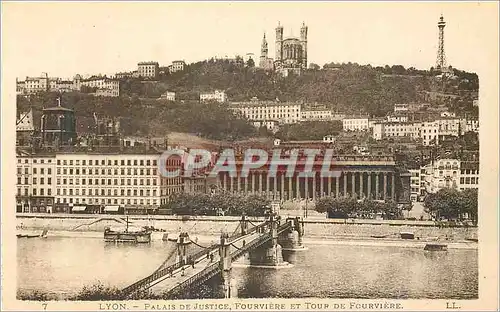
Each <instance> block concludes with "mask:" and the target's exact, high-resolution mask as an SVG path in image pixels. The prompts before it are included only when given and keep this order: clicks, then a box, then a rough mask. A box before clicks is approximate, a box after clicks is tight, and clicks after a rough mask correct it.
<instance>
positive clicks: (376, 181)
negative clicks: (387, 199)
mask: <svg viewBox="0 0 500 312" xmlns="http://www.w3.org/2000/svg"><path fill="white" fill-rule="evenodd" d="M379 174H380V172H375V199H378V195H379V188H378V186H379Z"/></svg>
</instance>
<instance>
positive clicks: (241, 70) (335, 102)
mask: <svg viewBox="0 0 500 312" xmlns="http://www.w3.org/2000/svg"><path fill="white" fill-rule="evenodd" d="M331 65H332V64H325V68H330V69H323V70H307V71H305V72H304V74H303V75H301V76H289V77H287V78H281V77H279V76H277V75H276V74H274V73H270V72H265V71H263V70H261V69H259V68H254V67H245V66H237V65H235V64H232V63H230V62H229V61H224V60H217V61H216V60H208V61H203V62H198V63H194V64H190V65H188V66H187V67H186V70H185V71H184V72H177V73H174V74H171V75H166V76H163V77H160V79H159V81H158V82H149V83H141V82H139V81H137V80H125V81H124V82H123V91H124V93H125V94H129V95H132V94H137V95H139V96H145V97H159V96H160V95H161V94H162V93H164V92H165V91H167V90H169V91H175V92H177V97H178V98H179V99H184V100H197V99H199V92H202V91H212V90H215V89H220V90H225V91H226V93H227V94H228V97H229V99H230V100H231V101H244V100H249V99H251V98H252V97H257V98H259V99H261V100H274V99H276V98H279V99H280V100H281V101H287V100H290V101H304V102H309V103H311V102H318V103H323V104H327V105H328V106H329V107H331V108H332V109H336V110H339V111H344V112H347V113H349V112H360V111H363V112H366V113H368V114H370V115H376V116H381V115H385V114H386V113H387V112H389V111H391V110H392V107H393V105H394V104H396V103H406V102H415V101H420V100H423V98H422V96H421V94H423V93H424V92H425V91H427V92H431V91H434V92H436V91H437V92H443V93H447V94H448V93H451V94H458V93H460V92H461V91H467V92H469V91H477V89H478V78H477V75H476V74H472V73H466V72H463V71H459V70H454V72H455V75H456V76H457V78H455V79H444V80H441V79H438V78H436V77H435V76H436V73H435V72H434V71H433V70H432V69H431V70H430V71H425V70H416V69H413V68H409V69H405V68H404V67H403V66H401V65H395V66H392V67H389V66H386V67H375V68H374V67H372V66H370V65H365V66H361V65H358V64H351V63H348V64H335V67H333V69H331V68H332V66H331ZM469 104H470V105H472V99H469ZM465 106H467V105H465ZM462 108H463V107H462Z"/></svg>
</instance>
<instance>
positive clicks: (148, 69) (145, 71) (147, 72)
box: [137, 62, 160, 78]
mask: <svg viewBox="0 0 500 312" xmlns="http://www.w3.org/2000/svg"><path fill="white" fill-rule="evenodd" d="M159 72H160V65H159V64H158V62H140V63H138V64H137V73H138V74H139V77H143V78H157V77H158V74H159Z"/></svg>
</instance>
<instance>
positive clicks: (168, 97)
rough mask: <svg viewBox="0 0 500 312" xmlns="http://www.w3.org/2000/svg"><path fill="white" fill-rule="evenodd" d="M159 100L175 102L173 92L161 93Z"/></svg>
mask: <svg viewBox="0 0 500 312" xmlns="http://www.w3.org/2000/svg"><path fill="white" fill-rule="evenodd" d="M160 98H161V99H165V100H167V101H175V92H172V91H167V92H165V93H163V94H162V95H161V97H160Z"/></svg>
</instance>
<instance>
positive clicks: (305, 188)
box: [218, 171, 398, 200]
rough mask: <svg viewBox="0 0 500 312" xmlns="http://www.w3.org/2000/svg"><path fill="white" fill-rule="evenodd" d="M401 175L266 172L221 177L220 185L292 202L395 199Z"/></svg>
mask: <svg viewBox="0 0 500 312" xmlns="http://www.w3.org/2000/svg"><path fill="white" fill-rule="evenodd" d="M397 179H398V176H397V175H396V174H395V173H394V172H392V171H343V172H342V174H341V175H340V176H338V177H321V176H320V172H316V173H315V174H314V176H311V177H299V176H298V175H297V174H296V175H294V176H293V177H288V176H286V172H282V173H281V172H279V173H277V175H276V177H273V176H270V175H268V173H267V172H250V174H249V175H248V176H247V177H230V176H229V173H227V172H226V173H224V174H223V175H222V174H221V175H219V181H218V182H219V186H220V187H221V188H222V189H224V190H226V191H230V192H233V193H249V194H260V195H266V196H267V197H268V198H271V199H280V200H292V199H305V198H312V199H313V200H315V199H316V198H320V197H323V196H334V197H355V198H357V199H363V198H368V199H375V200H389V199H392V200H396V199H397V196H398V192H397V185H396V181H397Z"/></svg>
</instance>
